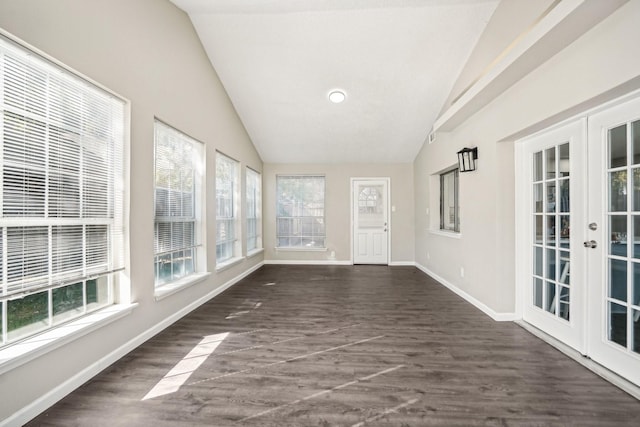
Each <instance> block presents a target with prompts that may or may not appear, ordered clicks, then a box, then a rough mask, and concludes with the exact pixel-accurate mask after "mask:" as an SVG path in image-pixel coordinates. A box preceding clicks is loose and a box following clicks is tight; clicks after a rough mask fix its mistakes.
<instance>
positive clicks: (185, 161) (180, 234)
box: [154, 120, 203, 286]
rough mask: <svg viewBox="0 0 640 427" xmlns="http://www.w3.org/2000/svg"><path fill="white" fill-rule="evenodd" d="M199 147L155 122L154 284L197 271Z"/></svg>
mask: <svg viewBox="0 0 640 427" xmlns="http://www.w3.org/2000/svg"><path fill="white" fill-rule="evenodd" d="M202 152H203V149H202V143H200V142H198V141H196V140H194V139H193V138H190V137H188V136H186V135H184V134H183V133H181V132H179V131H177V130H176V129H173V128H171V127H169V126H167V125H165V124H164V123H162V122H160V121H157V120H156V122H155V224H154V252H155V260H154V262H155V282H156V286H161V285H163V284H166V283H170V282H174V281H176V280H179V279H182V278H183V277H186V276H188V275H190V274H193V273H195V272H196V271H197V268H198V266H197V265H196V259H197V256H196V255H197V250H198V247H199V246H200V233H199V232H198V228H199V227H198V218H200V212H199V209H200V206H199V204H198V198H197V196H196V195H197V193H198V187H199V186H200V169H201V166H200V165H201V164H202Z"/></svg>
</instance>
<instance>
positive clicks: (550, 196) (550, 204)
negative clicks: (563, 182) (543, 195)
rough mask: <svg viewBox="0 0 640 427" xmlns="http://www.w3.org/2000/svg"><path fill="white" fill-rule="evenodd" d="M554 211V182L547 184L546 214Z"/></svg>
mask: <svg viewBox="0 0 640 427" xmlns="http://www.w3.org/2000/svg"><path fill="white" fill-rule="evenodd" d="M555 211H556V182H555V181H551V182H547V212H555Z"/></svg>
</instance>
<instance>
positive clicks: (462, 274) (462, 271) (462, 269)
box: [460, 267, 464, 277]
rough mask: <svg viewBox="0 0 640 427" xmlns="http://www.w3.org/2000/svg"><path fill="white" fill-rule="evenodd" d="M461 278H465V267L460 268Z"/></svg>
mask: <svg viewBox="0 0 640 427" xmlns="http://www.w3.org/2000/svg"><path fill="white" fill-rule="evenodd" d="M460 277H464V267H460Z"/></svg>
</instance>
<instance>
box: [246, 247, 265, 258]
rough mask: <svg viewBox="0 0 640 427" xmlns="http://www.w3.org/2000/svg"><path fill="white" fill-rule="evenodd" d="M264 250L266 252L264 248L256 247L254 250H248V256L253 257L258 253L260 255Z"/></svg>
mask: <svg viewBox="0 0 640 427" xmlns="http://www.w3.org/2000/svg"><path fill="white" fill-rule="evenodd" d="M262 252H264V248H259V249H254V250H252V251H249V252H247V258H251V257H254V256H256V255H260V254H261V253H262Z"/></svg>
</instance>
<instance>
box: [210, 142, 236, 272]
mask: <svg viewBox="0 0 640 427" xmlns="http://www.w3.org/2000/svg"><path fill="white" fill-rule="evenodd" d="M220 162H226V163H227V165H232V166H233V169H232V172H231V178H232V179H231V181H230V183H228V184H226V183H225V182H223V181H222V177H221V174H220V168H221V166H222V164H221V163H220ZM229 184H230V185H229ZM223 185H224V186H225V187H230V188H227V191H229V194H230V200H229V198H228V197H221V196H222V186H223ZM222 200H227V203H226V204H225V205H223V204H222V203H221V201H222ZM240 200H241V196H240V162H238V161H237V160H235V159H234V158H232V157H230V156H227V155H226V154H224V153H222V152H220V151H216V270H220V269H223V268H226V267H228V266H230V265H232V264H234V263H235V262H237V261H238V260H240V259H242V256H241V249H242V247H241V246H242V230H241V226H240V225H241V223H240V214H241V208H240V207H241V205H240ZM229 210H230V214H229V213H228V211H229ZM223 211H224V212H223ZM221 213H222V214H224V216H223V215H221ZM221 221H224V222H225V223H226V224H227V226H226V227H221V225H222V223H221ZM222 234H225V235H227V234H230V237H229V238H224V239H221V238H220V236H221V235H222Z"/></svg>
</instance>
